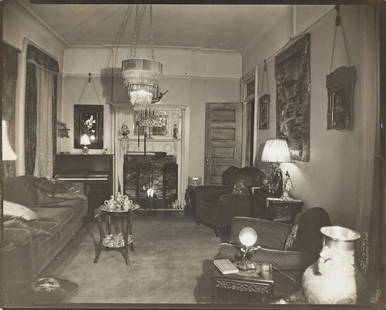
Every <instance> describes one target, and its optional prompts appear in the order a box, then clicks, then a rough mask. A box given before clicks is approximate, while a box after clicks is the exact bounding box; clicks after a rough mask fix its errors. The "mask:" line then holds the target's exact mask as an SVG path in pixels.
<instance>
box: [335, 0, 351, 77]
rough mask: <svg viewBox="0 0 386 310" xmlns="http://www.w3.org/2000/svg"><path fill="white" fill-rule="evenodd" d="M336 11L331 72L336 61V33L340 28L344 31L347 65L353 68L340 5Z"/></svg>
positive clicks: (336, 7)
mask: <svg viewBox="0 0 386 310" xmlns="http://www.w3.org/2000/svg"><path fill="white" fill-rule="evenodd" d="M335 10H336V18H335V30H334V39H333V42H332V53H331V60H330V72H331V71H332V65H333V61H334V54H335V42H336V32H337V30H338V27H339V26H340V27H341V29H342V35H343V41H344V47H345V50H346V57H347V64H348V66H349V67H350V66H351V63H350V57H349V54H348V47H347V41H346V35H345V32H344V27H343V21H342V17H341V15H340V7H339V5H336V6H335Z"/></svg>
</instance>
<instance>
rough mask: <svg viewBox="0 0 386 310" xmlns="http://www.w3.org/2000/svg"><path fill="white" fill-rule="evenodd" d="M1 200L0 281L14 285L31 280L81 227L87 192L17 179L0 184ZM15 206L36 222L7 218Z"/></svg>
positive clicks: (75, 186)
mask: <svg viewBox="0 0 386 310" xmlns="http://www.w3.org/2000/svg"><path fill="white" fill-rule="evenodd" d="M3 199H4V218H3V227H4V235H3V246H2V250H1V253H0V255H1V262H2V277H3V279H7V280H12V281H14V282H16V281H17V282H26V281H31V280H34V279H35V278H36V277H37V276H38V275H39V274H40V273H41V272H42V271H43V270H44V268H45V267H47V265H48V264H49V263H50V262H51V261H52V260H53V259H54V258H55V256H56V255H57V254H58V253H59V252H60V251H61V250H62V249H63V248H64V247H65V245H66V244H67V242H68V241H70V239H71V238H72V237H73V236H74V234H75V233H76V232H77V231H78V230H79V229H80V228H81V227H82V225H83V219H84V217H85V215H86V214H87V188H84V187H83V184H71V183H67V184H64V183H63V184H62V183H61V184H59V183H56V182H51V181H49V180H46V179H41V178H36V177H33V176H19V177H12V178H8V179H5V180H4V181H3ZM16 204H17V205H16ZM15 205H16V206H18V205H20V207H21V208H23V207H27V208H28V209H29V210H30V211H32V213H33V214H36V216H37V219H35V220H33V221H25V220H24V218H18V217H16V218H14V217H13V218H9V217H10V216H9V214H8V212H9V210H7V208H11V209H12V207H13V206H15Z"/></svg>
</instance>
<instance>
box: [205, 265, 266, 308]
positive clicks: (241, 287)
mask: <svg viewBox="0 0 386 310" xmlns="http://www.w3.org/2000/svg"><path fill="white" fill-rule="evenodd" d="M259 265H260V267H262V265H265V266H266V267H267V270H266V269H264V271H262V272H261V273H259V272H256V271H254V270H250V271H240V272H239V273H232V274H222V273H221V272H220V271H219V270H218V269H217V267H215V266H214V264H213V271H212V276H211V278H212V299H213V302H215V303H222V302H236V303H256V302H263V303H266V302H269V301H270V300H271V299H272V297H273V284H274V279H273V272H272V266H271V265H270V264H259ZM258 268H259V266H258Z"/></svg>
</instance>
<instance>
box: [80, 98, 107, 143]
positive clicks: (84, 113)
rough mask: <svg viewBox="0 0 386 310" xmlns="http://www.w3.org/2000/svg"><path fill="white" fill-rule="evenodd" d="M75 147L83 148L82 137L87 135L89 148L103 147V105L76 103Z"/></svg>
mask: <svg viewBox="0 0 386 310" xmlns="http://www.w3.org/2000/svg"><path fill="white" fill-rule="evenodd" d="M74 127H75V128H74V147H75V148H76V149H81V148H83V145H81V143H80V142H81V138H82V136H84V135H87V136H88V137H89V140H90V145H87V148H89V149H103V105H86V104H76V105H75V106H74Z"/></svg>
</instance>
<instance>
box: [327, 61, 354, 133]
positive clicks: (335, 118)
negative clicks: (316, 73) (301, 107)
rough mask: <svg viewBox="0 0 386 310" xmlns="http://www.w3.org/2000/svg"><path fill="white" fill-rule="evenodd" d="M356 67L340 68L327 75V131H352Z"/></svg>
mask: <svg viewBox="0 0 386 310" xmlns="http://www.w3.org/2000/svg"><path fill="white" fill-rule="evenodd" d="M355 82H356V69H355V67H340V68H338V69H336V70H335V71H334V72H332V73H331V74H329V75H327V81H326V86H327V95H328V109H327V129H338V130H339V129H352V127H353V101H354V90H355Z"/></svg>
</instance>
